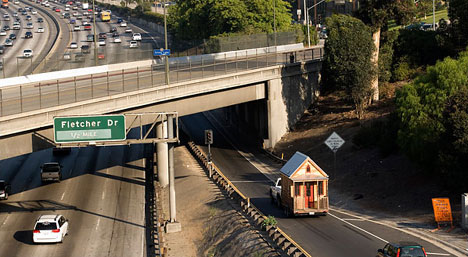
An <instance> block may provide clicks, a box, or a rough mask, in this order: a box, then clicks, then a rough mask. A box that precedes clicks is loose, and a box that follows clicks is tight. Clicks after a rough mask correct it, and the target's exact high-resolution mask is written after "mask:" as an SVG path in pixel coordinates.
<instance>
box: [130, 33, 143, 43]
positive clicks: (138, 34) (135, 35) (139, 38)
mask: <svg viewBox="0 0 468 257" xmlns="http://www.w3.org/2000/svg"><path fill="white" fill-rule="evenodd" d="M132 40H133V41H141V34H140V33H133V36H132Z"/></svg>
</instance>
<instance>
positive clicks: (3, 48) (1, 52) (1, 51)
mask: <svg viewBox="0 0 468 257" xmlns="http://www.w3.org/2000/svg"><path fill="white" fill-rule="evenodd" d="M4 51H5V47H4V46H2V45H0V54H3V52H4Z"/></svg>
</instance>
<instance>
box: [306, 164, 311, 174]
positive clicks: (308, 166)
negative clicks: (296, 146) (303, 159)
mask: <svg viewBox="0 0 468 257" xmlns="http://www.w3.org/2000/svg"><path fill="white" fill-rule="evenodd" d="M306 173H310V165H307V169H306Z"/></svg>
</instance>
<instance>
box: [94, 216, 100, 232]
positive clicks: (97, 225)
mask: <svg viewBox="0 0 468 257" xmlns="http://www.w3.org/2000/svg"><path fill="white" fill-rule="evenodd" d="M100 222H101V218H98V220H97V224H96V228H95V230H98V227H99V223H100Z"/></svg>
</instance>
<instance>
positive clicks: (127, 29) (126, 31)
mask: <svg viewBox="0 0 468 257" xmlns="http://www.w3.org/2000/svg"><path fill="white" fill-rule="evenodd" d="M125 33H133V31H132V29H131V28H126V29H125Z"/></svg>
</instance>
